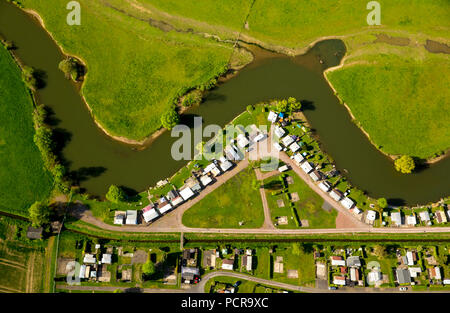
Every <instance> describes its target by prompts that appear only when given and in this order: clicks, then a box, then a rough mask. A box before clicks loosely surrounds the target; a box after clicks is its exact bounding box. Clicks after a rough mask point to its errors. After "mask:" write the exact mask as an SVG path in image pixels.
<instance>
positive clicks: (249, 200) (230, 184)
mask: <svg viewBox="0 0 450 313" xmlns="http://www.w3.org/2000/svg"><path fill="white" fill-rule="evenodd" d="M254 181H256V175H255V172H254V170H253V169H252V168H251V167H248V168H246V169H245V170H243V171H242V172H240V173H239V174H237V175H236V176H234V177H233V178H232V179H230V180H229V181H227V182H226V183H225V184H223V185H222V186H220V187H219V188H218V189H217V190H215V191H214V192H212V193H210V194H208V195H207V196H205V198H204V199H202V200H200V201H199V202H198V203H197V204H195V205H194V206H192V207H191V208H190V209H188V210H187V211H186V212H185V213H184V214H183V224H184V225H185V226H188V227H201V228H207V227H214V228H241V227H242V228H257V227H260V226H262V223H263V221H264V213H263V206H262V201H261V197H260V195H259V192H258V190H257V189H255V188H254V184H253V182H254ZM240 221H243V222H244V225H243V226H239V222H240Z"/></svg>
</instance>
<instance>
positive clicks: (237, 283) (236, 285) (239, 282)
mask: <svg viewBox="0 0 450 313" xmlns="http://www.w3.org/2000/svg"><path fill="white" fill-rule="evenodd" d="M240 284H241V281H240V280H238V281H237V282H235V283H234V285H233V287H234V288H236V287H238V286H239V285H240Z"/></svg>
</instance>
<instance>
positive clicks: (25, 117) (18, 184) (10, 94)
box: [0, 45, 53, 216]
mask: <svg viewBox="0 0 450 313" xmlns="http://www.w3.org/2000/svg"><path fill="white" fill-rule="evenodd" d="M0 68H1V71H0V90H1V97H0V210H2V211H8V212H11V213H15V214H19V215H24V216H26V215H27V214H28V207H29V206H30V205H31V204H32V203H33V202H35V201H37V200H43V199H46V198H47V197H48V196H49V195H50V192H51V190H52V186H53V178H52V177H51V174H50V173H49V172H48V171H47V170H46V169H44V163H43V161H42V159H41V154H40V152H39V150H38V148H37V147H36V146H35V144H34V142H33V136H34V126H33V120H32V113H33V102H32V99H31V96H30V93H29V91H28V89H27V88H26V87H25V85H24V83H23V82H22V78H21V72H20V69H19V68H18V67H17V65H16V64H15V63H14V61H13V59H12V57H11V56H10V55H9V53H8V52H7V51H6V49H5V48H4V47H3V45H0Z"/></svg>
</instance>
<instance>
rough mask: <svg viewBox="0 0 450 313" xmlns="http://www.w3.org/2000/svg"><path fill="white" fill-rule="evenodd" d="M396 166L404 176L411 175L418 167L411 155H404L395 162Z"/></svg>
mask: <svg viewBox="0 0 450 313" xmlns="http://www.w3.org/2000/svg"><path fill="white" fill-rule="evenodd" d="M394 165H395V169H396V170H397V171H399V172H401V173H404V174H409V173H411V172H412V171H413V170H414V169H415V167H416V164H415V163H414V159H413V158H412V157H410V156H409V155H402V156H401V157H400V158H398V159H396V160H395V162H394Z"/></svg>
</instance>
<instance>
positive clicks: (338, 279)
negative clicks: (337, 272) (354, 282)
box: [333, 276, 345, 286]
mask: <svg viewBox="0 0 450 313" xmlns="http://www.w3.org/2000/svg"><path fill="white" fill-rule="evenodd" d="M333 284H335V285H338V286H345V276H334V277H333Z"/></svg>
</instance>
